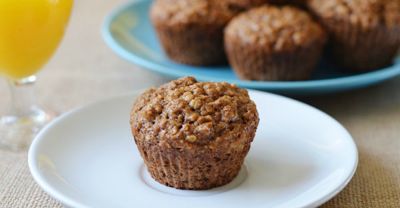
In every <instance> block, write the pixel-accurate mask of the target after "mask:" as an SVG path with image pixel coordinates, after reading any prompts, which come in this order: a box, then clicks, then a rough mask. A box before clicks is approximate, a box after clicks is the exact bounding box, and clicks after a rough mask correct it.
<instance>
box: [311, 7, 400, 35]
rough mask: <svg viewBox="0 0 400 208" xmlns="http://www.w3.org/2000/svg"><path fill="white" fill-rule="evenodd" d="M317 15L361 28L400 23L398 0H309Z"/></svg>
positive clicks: (389, 25) (391, 25)
mask: <svg viewBox="0 0 400 208" xmlns="http://www.w3.org/2000/svg"><path fill="white" fill-rule="evenodd" d="M309 4H310V7H311V8H312V9H313V11H314V12H316V13H317V15H318V16H323V17H325V18H333V19H341V20H345V21H348V22H350V23H351V24H354V25H360V26H362V27H363V28H371V27H376V26H379V25H385V26H387V27H393V26H399V25H400V1H399V0H329V1H326V0H310V2H309Z"/></svg>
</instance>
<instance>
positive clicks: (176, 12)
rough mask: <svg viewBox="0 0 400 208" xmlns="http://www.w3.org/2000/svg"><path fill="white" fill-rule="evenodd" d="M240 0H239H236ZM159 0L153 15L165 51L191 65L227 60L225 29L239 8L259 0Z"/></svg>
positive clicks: (151, 15)
mask: <svg viewBox="0 0 400 208" xmlns="http://www.w3.org/2000/svg"><path fill="white" fill-rule="evenodd" d="M236 1H237V0H236ZM236 1H235V0H218V1H215V0H156V1H154V2H153V5H152V7H151V10H150V18H151V21H152V23H153V26H154V27H155V30H156V32H157V36H158V38H159V40H160V43H161V45H162V46H163V48H164V51H165V52H166V54H167V55H168V56H169V57H170V58H171V59H172V60H174V61H176V62H180V63H184V64H190V65H218V64H223V63H226V56H225V53H224V49H223V29H224V27H225V26H226V24H227V23H228V22H229V21H230V20H231V19H232V17H234V16H235V15H236V14H237V13H238V12H240V11H242V10H243V9H245V8H247V7H249V4H250V3H254V2H258V1H260V0H246V1H237V2H242V3H241V4H236V3H235V2H236Z"/></svg>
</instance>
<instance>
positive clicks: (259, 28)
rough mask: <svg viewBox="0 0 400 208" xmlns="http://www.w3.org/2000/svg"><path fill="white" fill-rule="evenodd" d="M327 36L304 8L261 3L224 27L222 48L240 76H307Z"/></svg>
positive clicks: (265, 78) (270, 77)
mask: <svg viewBox="0 0 400 208" xmlns="http://www.w3.org/2000/svg"><path fill="white" fill-rule="evenodd" d="M325 42H326V35H325V32H324V31H323V30H322V28H321V27H320V26H319V25H318V24H317V23H316V22H314V21H313V20H312V18H311V17H310V16H309V15H308V14H307V13H306V12H304V11H302V10H300V9H296V8H294V7H290V6H284V7H276V6H263V7H260V8H256V9H252V10H249V11H247V12H245V13H243V14H241V15H239V16H238V17H235V18H234V19H233V20H232V21H231V22H230V23H229V25H228V26H227V28H226V29H225V51H226V53H227V55H228V59H229V62H230V64H231V66H232V67H233V69H234V71H235V72H236V74H237V75H238V76H239V77H240V78H241V79H247V80H303V79H308V78H309V77H310V75H311V72H312V71H313V70H314V69H315V66H316V64H317V63H318V61H319V58H320V57H321V54H322V50H323V47H324V44H325Z"/></svg>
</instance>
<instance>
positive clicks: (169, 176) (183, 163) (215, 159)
mask: <svg viewBox="0 0 400 208" xmlns="http://www.w3.org/2000/svg"><path fill="white" fill-rule="evenodd" d="M136 142H137V147H138V149H139V151H140V153H141V155H142V157H143V159H144V162H145V164H146V166H147V170H148V171H149V173H150V175H151V176H152V177H153V178H154V179H155V180H156V181H158V182H159V183H161V184H164V185H167V186H170V187H174V188H177V189H188V190H204V189H210V188H213V187H218V186H222V185H225V184H227V183H229V182H231V181H232V180H233V179H234V178H235V177H236V176H237V174H238V173H239V171H240V169H241V166H242V164H243V161H244V158H245V156H246V155H247V153H248V151H249V148H250V143H248V144H246V145H244V147H243V148H242V149H241V151H231V152H228V153H226V151H219V152H214V151H212V150H205V151H204V149H202V150H199V149H197V148H194V149H190V150H178V149H173V148H165V147H162V146H160V145H159V144H157V143H156V144H152V143H147V142H138V141H136ZM224 152H225V153H224Z"/></svg>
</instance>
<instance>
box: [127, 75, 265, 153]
mask: <svg viewBox="0 0 400 208" xmlns="http://www.w3.org/2000/svg"><path fill="white" fill-rule="evenodd" d="M256 118H257V119H256ZM131 122H132V123H133V124H134V126H133V127H134V130H135V131H137V132H140V133H141V134H142V135H146V138H144V139H145V140H147V141H149V140H154V141H157V142H165V143H167V144H168V145H171V146H172V147H175V148H177V147H182V146H184V145H186V144H185V143H190V144H191V145H193V144H199V145H208V146H209V147H210V148H213V145H217V144H218V143H224V142H229V143H232V142H235V141H236V140H238V139H240V138H241V136H240V134H244V133H243V132H244V131H254V129H255V128H256V127H257V124H258V115H257V110H256V106H255V104H254V103H253V101H251V100H250V98H249V96H248V93H247V91H246V90H244V89H240V88H238V87H236V86H235V85H232V84H228V83H211V82H197V81H196V80H195V79H194V78H191V77H188V78H183V79H178V80H176V81H173V82H170V83H168V84H166V85H163V86H161V87H160V88H158V89H150V90H149V91H147V92H145V93H144V95H143V96H141V97H140V98H139V99H138V100H137V102H136V104H135V106H134V108H133V111H132V118H131Z"/></svg>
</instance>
